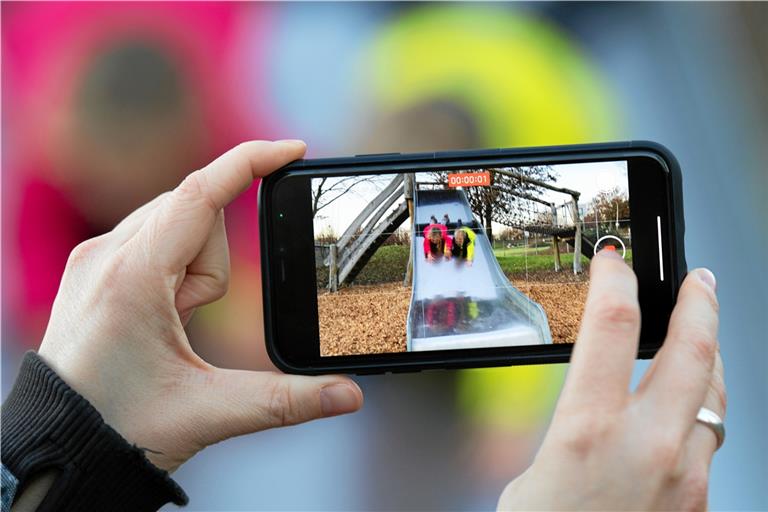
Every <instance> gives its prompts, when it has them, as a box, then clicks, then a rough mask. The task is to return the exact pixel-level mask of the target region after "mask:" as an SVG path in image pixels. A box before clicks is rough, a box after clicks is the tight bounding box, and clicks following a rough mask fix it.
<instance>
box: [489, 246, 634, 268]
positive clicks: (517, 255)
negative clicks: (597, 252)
mask: <svg viewBox="0 0 768 512" xmlns="http://www.w3.org/2000/svg"><path fill="white" fill-rule="evenodd" d="M550 249H551V248H548V247H539V248H537V249H529V250H528V251H527V256H526V251H525V248H522V247H513V248H511V249H494V251H493V252H494V253H495V254H496V259H497V260H498V262H499V265H501V269H502V270H503V271H504V273H505V274H517V273H520V272H525V271H526V265H527V269H528V272H535V271H539V270H554V268H555V259H554V256H553V255H552V251H551V250H550ZM626 260H627V262H630V263H631V262H632V250H628V251H627V256H626ZM560 262H561V263H562V264H563V267H565V268H568V267H571V266H573V253H560ZM581 263H582V265H583V266H584V267H588V266H589V258H587V257H586V256H582V257H581Z"/></svg>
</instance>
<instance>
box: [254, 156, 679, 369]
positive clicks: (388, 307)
mask: <svg viewBox="0 0 768 512" xmlns="http://www.w3.org/2000/svg"><path fill="white" fill-rule="evenodd" d="M259 226H260V236H261V258H262V261H261V263H262V273H263V290H264V323H265V329H266V344H267V350H268V353H269V356H270V358H271V360H272V361H273V362H274V364H275V365H276V366H277V367H278V368H280V369H281V370H283V371H285V372H289V373H300V374H322V373H356V374H370V373H383V372H410V371H419V370H426V369H437V368H471V367H488V366H503V365H517V364H541V363H556V362H564V361H567V360H568V358H569V356H570V353H571V349H572V347H573V343H574V342H575V341H576V335H577V332H578V328H579V322H580V319H581V314H582V311H583V308H584V302H585V298H586V293H587V288H588V286H589V264H590V260H591V258H592V257H593V255H594V254H595V253H596V252H597V251H600V250H603V249H605V250H615V251H618V252H620V253H621V255H622V256H623V258H624V259H625V261H626V263H627V265H630V266H631V267H632V269H633V270H634V272H635V274H636V275H637V278H638V282H639V292H638V294H639V301H640V307H641V311H642V327H641V336H640V346H639V352H638V357H640V358H649V357H652V356H653V355H654V354H655V353H656V351H657V350H658V349H659V347H660V346H661V344H662V342H663V339H664V336H665V333H666V328H667V323H668V320H669V317H670V314H671V312H672V308H673V306H674V304H675V300H676V296H677V292H678V289H679V287H680V284H681V282H682V279H683V277H684V276H685V274H686V263H685V254H684V248H683V234H684V222H683V198H682V186H681V173H680V168H679V165H678V163H677V161H676V160H675V158H674V156H673V155H672V154H671V153H670V152H669V151H668V150H667V149H666V148H664V147H663V146H661V145H659V144H657V143H653V142H616V143H603V144H588V145H573V146H557V147H538V148H524V149H486V150H475V151H450V152H438V153H418V154H396V153H392V154H390V153H387V154H376V155H358V156H354V157H345V158H329V159H315V160H300V161H296V162H293V163H291V164H289V165H288V166H286V167H284V168H282V169H281V170H279V171H277V172H275V173H274V174H271V175H270V176H268V177H266V178H265V179H263V180H262V182H261V185H260V190H259Z"/></svg>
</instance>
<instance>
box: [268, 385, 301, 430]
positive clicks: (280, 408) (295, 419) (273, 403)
mask: <svg viewBox="0 0 768 512" xmlns="http://www.w3.org/2000/svg"><path fill="white" fill-rule="evenodd" d="M266 413H267V415H268V418H267V421H268V423H269V424H270V425H273V426H277V427H283V426H289V425H295V424H297V423H299V408H298V405H297V404H296V400H295V398H294V396H293V392H292V391H291V387H290V386H288V385H286V384H285V383H283V382H282V381H281V379H279V378H276V379H274V382H273V383H272V385H271V386H270V387H269V390H268V397H267V410H266Z"/></svg>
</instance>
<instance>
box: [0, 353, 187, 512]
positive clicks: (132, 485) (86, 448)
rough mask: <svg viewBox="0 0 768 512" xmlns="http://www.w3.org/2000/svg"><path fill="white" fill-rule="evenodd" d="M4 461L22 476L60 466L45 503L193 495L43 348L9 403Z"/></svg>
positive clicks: (161, 500) (29, 360)
mask: <svg viewBox="0 0 768 512" xmlns="http://www.w3.org/2000/svg"><path fill="white" fill-rule="evenodd" d="M1 435H2V439H1V441H2V447H3V450H2V463H3V464H4V465H5V466H6V467H7V468H8V469H9V470H10V471H11V472H12V473H13V475H14V476H15V477H16V478H17V479H18V481H19V493H20V492H21V491H22V490H23V487H24V484H25V483H26V482H27V481H28V479H29V478H30V477H32V476H34V475H35V473H37V472H39V471H41V470H43V469H47V468H59V469H60V470H61V474H60V475H59V476H58V477H57V479H56V481H55V482H54V483H53V485H52V487H51V488H50V490H49V492H48V494H47V495H46V497H45V498H44V499H43V502H42V503H41V504H40V508H39V509H38V510H49V509H50V510H157V509H158V508H160V507H161V506H162V505H164V504H165V503H167V502H169V501H171V502H173V503H175V504H177V505H186V504H187V501H188V498H187V496H186V494H185V493H184V491H183V490H182V489H181V487H179V485H178V484H176V482H174V481H173V480H172V479H171V478H170V476H169V475H168V473H167V472H166V471H163V470H161V469H159V468H158V467H156V466H154V465H153V464H152V463H151V462H150V461H149V460H148V459H147V457H146V456H145V455H144V452H143V451H141V450H140V449H139V448H137V447H136V446H135V445H131V444H129V443H128V442H127V441H126V440H125V439H123V437H122V436H121V435H120V434H118V433H117V432H116V431H115V430H114V429H113V428H112V427H110V426H109V425H107V424H106V423H104V420H103V419H102V417H101V414H99V412H98V411H97V410H96V409H95V408H94V407H93V406H92V405H91V404H90V402H88V401H87V400H86V399H85V398H83V397H82V396H81V395H80V394H78V393H77V392H76V391H75V390H73V389H72V388H70V387H69V386H68V385H67V384H66V383H65V382H64V381H63V380H62V379H61V378H60V377H59V376H58V375H57V374H56V373H55V372H54V371H53V370H52V369H51V368H49V367H48V366H47V365H46V364H45V363H44V362H43V360H42V359H41V358H40V356H38V355H37V354H36V353H35V352H32V351H29V352H27V353H26V354H25V355H24V360H23V361H22V364H21V370H20V372H19V376H18V377H17V379H16V383H15V384H14V387H13V390H12V391H11V393H10V394H9V395H8V398H7V400H6V401H5V403H4V404H3V406H2V431H1Z"/></svg>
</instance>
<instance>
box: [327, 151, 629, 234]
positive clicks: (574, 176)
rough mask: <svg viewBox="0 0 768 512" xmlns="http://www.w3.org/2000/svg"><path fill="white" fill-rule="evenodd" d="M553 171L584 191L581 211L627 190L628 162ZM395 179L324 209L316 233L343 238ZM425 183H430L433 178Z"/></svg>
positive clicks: (553, 197)
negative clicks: (606, 193)
mask: <svg viewBox="0 0 768 512" xmlns="http://www.w3.org/2000/svg"><path fill="white" fill-rule="evenodd" d="M552 168H553V170H554V171H555V174H556V176H557V179H556V180H555V182H554V183H553V184H554V185H556V186H558V187H564V188H569V189H572V190H577V191H579V192H581V197H580V198H579V205H580V206H581V207H582V208H583V207H585V206H586V205H588V204H589V202H590V201H592V198H594V197H595V195H597V194H598V193H599V192H600V191H602V190H610V189H612V188H614V187H618V188H619V190H621V191H623V192H627V190H628V182H627V163H626V162H625V161H617V162H590V163H582V164H562V165H554V166H552ZM395 176H396V175H394V174H392V175H386V176H384V175H382V176H381V179H380V180H377V182H376V183H362V184H360V185H358V186H356V187H355V188H354V189H353V190H352V191H351V192H349V193H347V194H345V195H344V196H342V197H341V198H339V199H338V200H336V201H335V202H333V203H332V204H331V205H329V206H327V207H326V208H324V209H322V210H321V211H320V212H319V213H318V216H317V217H316V218H315V222H314V227H315V234H316V235H317V234H319V233H321V232H322V231H323V230H324V229H327V228H328V226H330V227H331V228H332V229H333V231H334V232H335V233H336V235H337V236H339V235H341V234H342V233H343V232H344V230H345V229H346V228H347V226H349V225H350V224H351V223H352V221H353V220H354V219H355V217H357V215H358V214H359V213H360V212H361V211H362V210H363V208H365V206H366V205H367V204H368V203H369V202H370V201H372V200H373V199H374V198H375V197H376V195H377V194H378V193H379V192H380V191H381V190H382V189H383V188H384V187H386V186H387V183H389V181H390V180H392V179H394V177H395ZM425 180H431V176H428V177H427V178H425ZM314 183H315V180H313V185H314ZM541 197H542V198H543V199H544V200H546V201H549V202H554V203H556V204H563V203H565V202H566V201H569V200H570V196H567V195H565V194H561V193H558V192H554V191H551V190H547V189H543V191H542V194H541ZM494 229H495V228H494Z"/></svg>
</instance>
